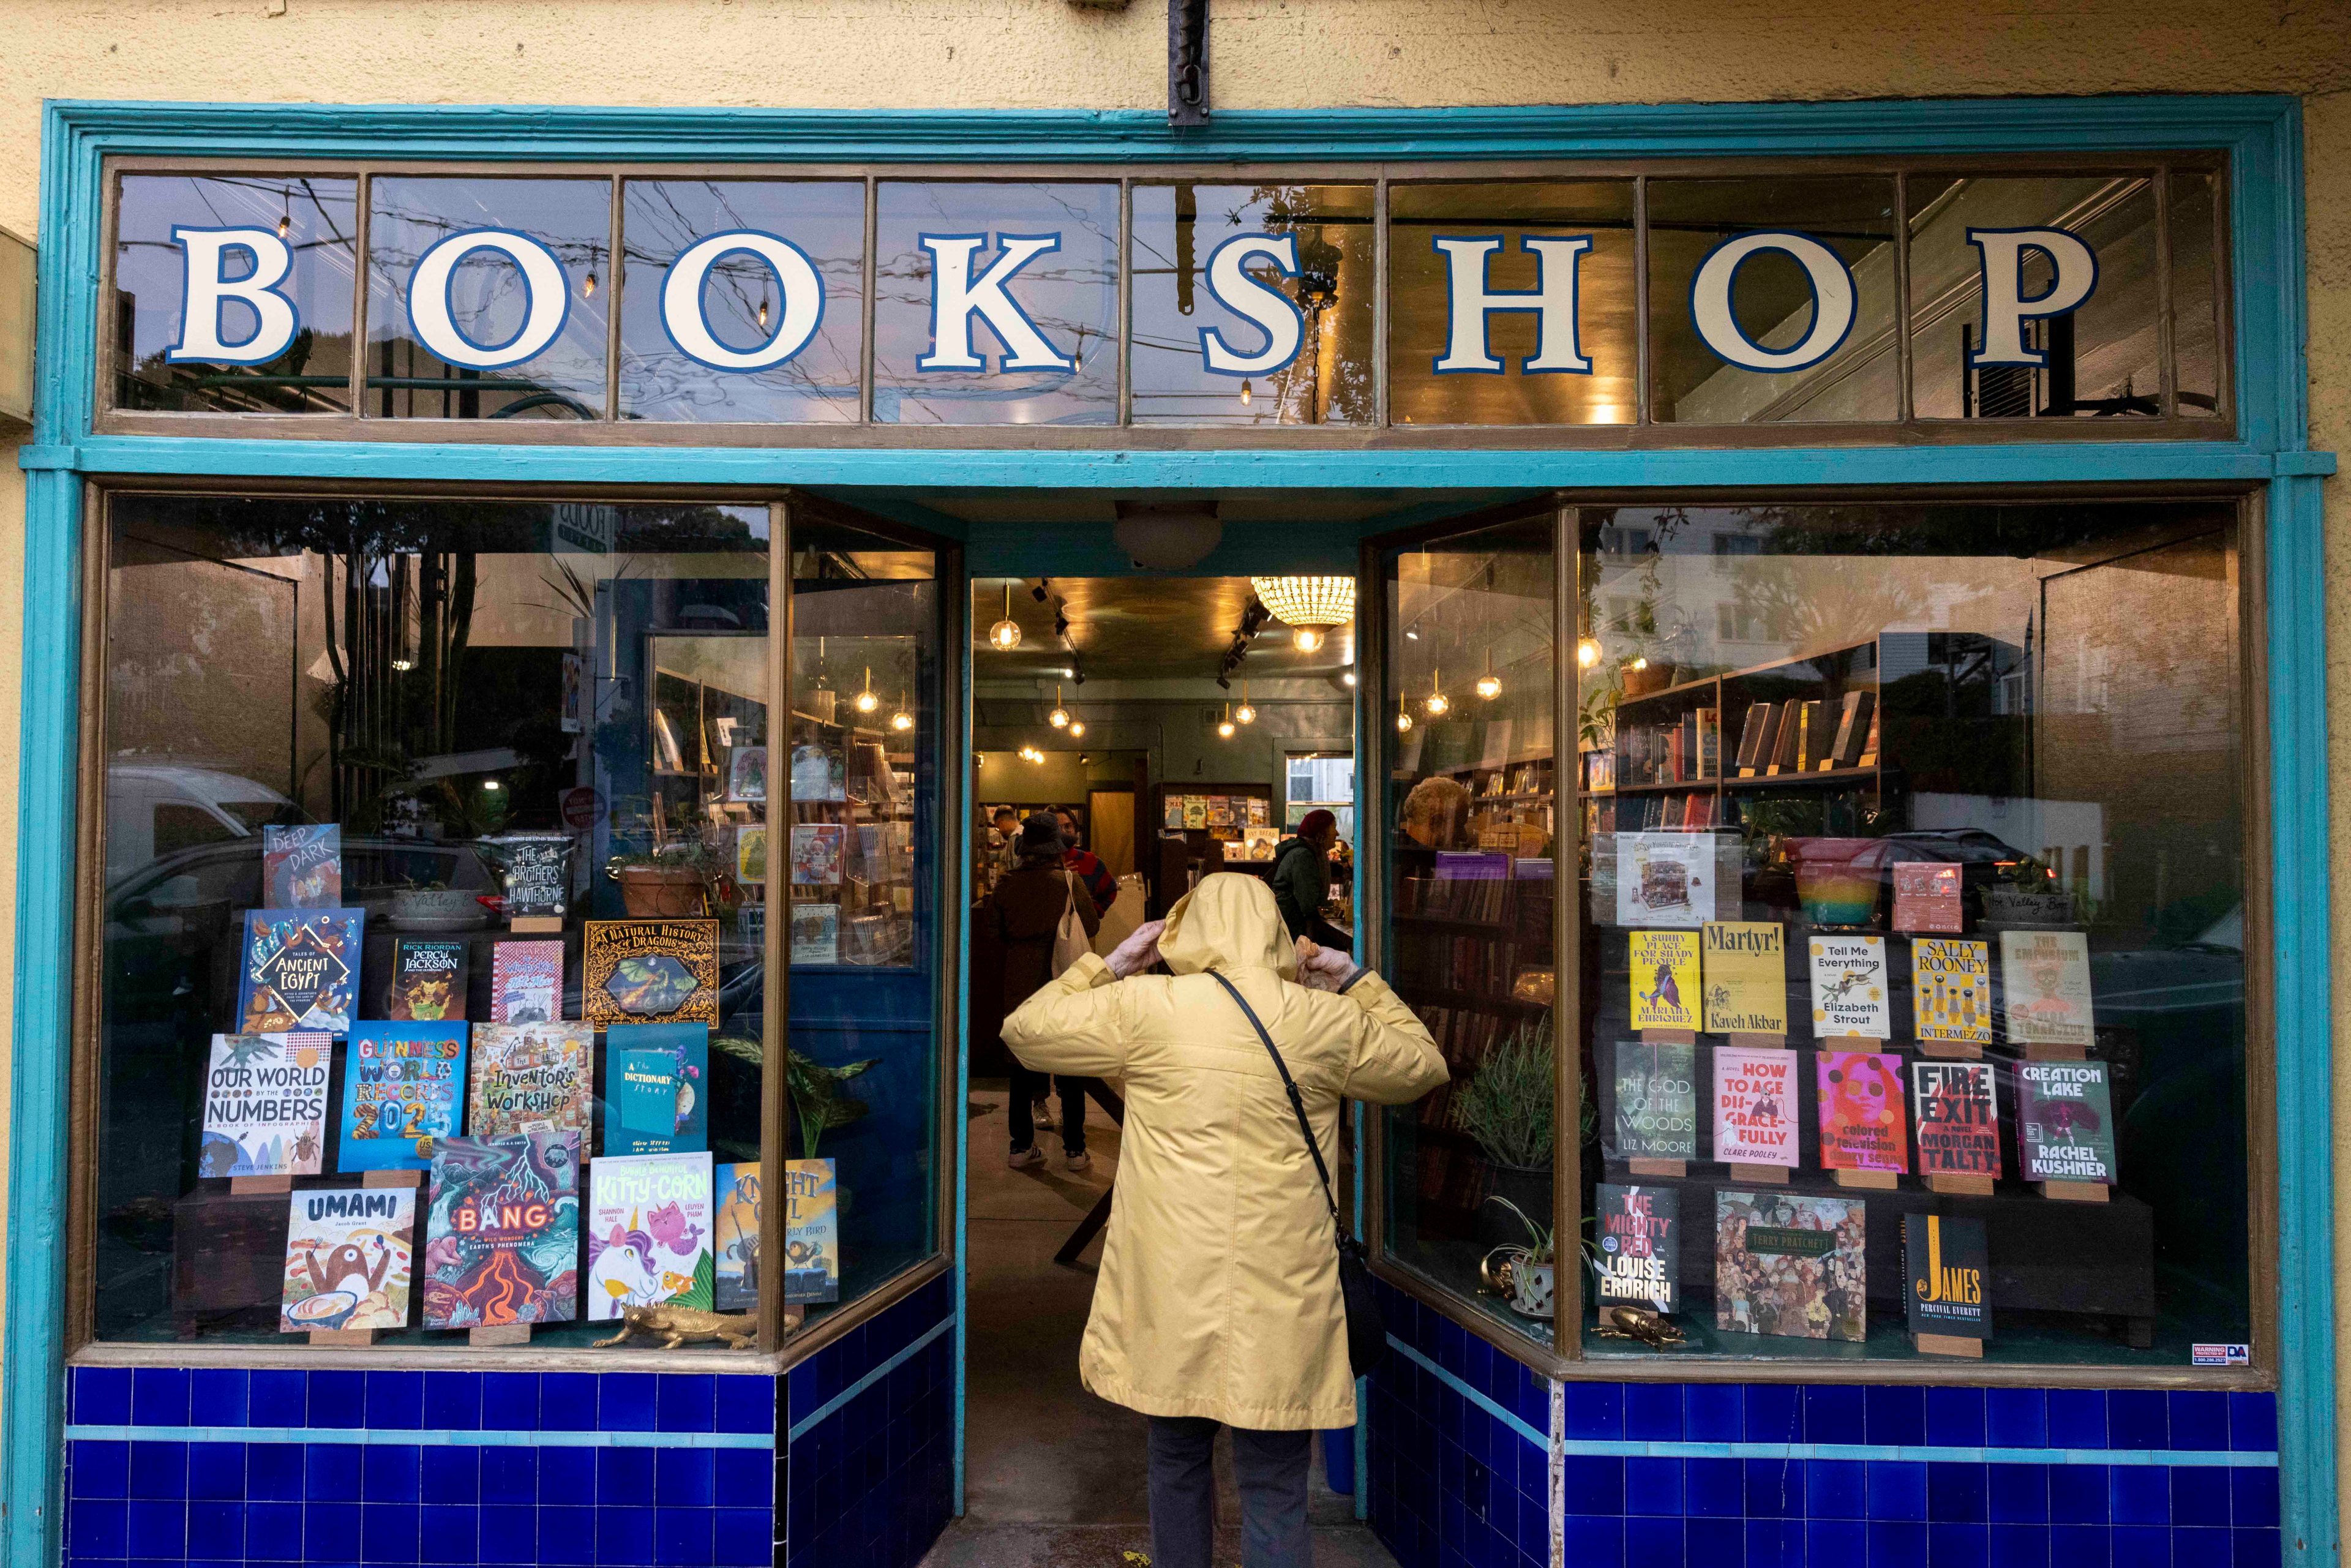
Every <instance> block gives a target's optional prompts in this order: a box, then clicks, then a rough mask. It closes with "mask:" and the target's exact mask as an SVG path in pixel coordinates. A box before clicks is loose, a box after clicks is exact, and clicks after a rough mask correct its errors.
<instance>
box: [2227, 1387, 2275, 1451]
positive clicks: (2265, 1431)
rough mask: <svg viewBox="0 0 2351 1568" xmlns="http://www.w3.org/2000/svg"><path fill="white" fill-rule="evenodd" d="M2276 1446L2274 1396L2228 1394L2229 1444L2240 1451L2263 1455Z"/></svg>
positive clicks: (2273, 1449)
mask: <svg viewBox="0 0 2351 1568" xmlns="http://www.w3.org/2000/svg"><path fill="white" fill-rule="evenodd" d="M2277 1446H2278V1435H2277V1396H2276V1395H2274V1394H2231V1395H2230V1396H2229V1447H2230V1448H2232V1449H2234V1450H2235V1451H2236V1452H2238V1453H2241V1454H2263V1453H2271V1452H2273V1451H2275V1449H2276V1448H2277Z"/></svg>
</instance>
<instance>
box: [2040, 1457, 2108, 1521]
mask: <svg viewBox="0 0 2351 1568" xmlns="http://www.w3.org/2000/svg"><path fill="white" fill-rule="evenodd" d="M2113 1518H2114V1490H2113V1472H2112V1471H2111V1470H2110V1469H2108V1468H2107V1467H2106V1466H2105V1465H2052V1466H2050V1467H2049V1521H2050V1522H2051V1523H2053V1524H2105V1523H2106V1522H2108V1521H2111V1520H2112V1519H2113Z"/></svg>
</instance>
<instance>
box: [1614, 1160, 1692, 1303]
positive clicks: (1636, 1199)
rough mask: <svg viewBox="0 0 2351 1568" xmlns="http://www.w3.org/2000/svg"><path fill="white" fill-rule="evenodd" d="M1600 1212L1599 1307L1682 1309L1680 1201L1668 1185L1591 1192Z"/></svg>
mask: <svg viewBox="0 0 2351 1568" xmlns="http://www.w3.org/2000/svg"><path fill="white" fill-rule="evenodd" d="M1594 1194H1595V1202H1596V1207H1597V1208H1598V1212H1599V1220H1600V1223H1599V1231H1600V1240H1599V1248H1600V1255H1599V1258H1598V1260H1597V1261H1596V1262H1595V1263H1594V1264H1593V1271H1594V1273H1595V1274H1597V1276H1598V1278H1599V1284H1600V1304H1601V1305H1602V1306H1607V1305H1609V1304H1611V1303H1612V1302H1625V1303H1629V1304H1631V1305H1634V1306H1642V1307H1650V1308H1654V1309H1655V1310H1656V1311H1658V1312H1678V1311H1680V1310H1681V1277H1682V1270H1681V1249H1682V1221H1681V1200H1680V1199H1679V1198H1678V1197H1676V1196H1675V1193H1674V1189H1673V1188H1671V1187H1669V1186H1611V1185H1609V1184H1608V1183H1606V1182H1602V1183H1600V1184H1599V1185H1598V1186H1597V1187H1595V1188H1594Z"/></svg>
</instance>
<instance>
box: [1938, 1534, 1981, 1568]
mask: <svg viewBox="0 0 2351 1568" xmlns="http://www.w3.org/2000/svg"><path fill="white" fill-rule="evenodd" d="M1927 1562H1928V1564H1929V1568H1987V1565H1988V1564H1989V1563H1990V1562H1991V1526H1990V1525H1987V1524H1939V1523H1930V1524H1928V1527H1927Z"/></svg>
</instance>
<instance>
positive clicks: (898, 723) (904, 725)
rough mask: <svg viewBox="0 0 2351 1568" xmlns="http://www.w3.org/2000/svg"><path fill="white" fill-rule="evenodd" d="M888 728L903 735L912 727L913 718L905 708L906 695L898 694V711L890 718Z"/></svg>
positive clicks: (911, 713)
mask: <svg viewBox="0 0 2351 1568" xmlns="http://www.w3.org/2000/svg"><path fill="white" fill-rule="evenodd" d="M890 727H891V728H892V729H894V730H897V731H899V732H900V733H902V734H903V733H904V732H905V731H907V730H910V729H912V728H914V713H913V712H912V710H910V709H909V708H908V707H907V706H906V694H905V693H904V692H900V693H899V694H898V711H897V712H896V713H893V714H892V715H891V716H890Z"/></svg>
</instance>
